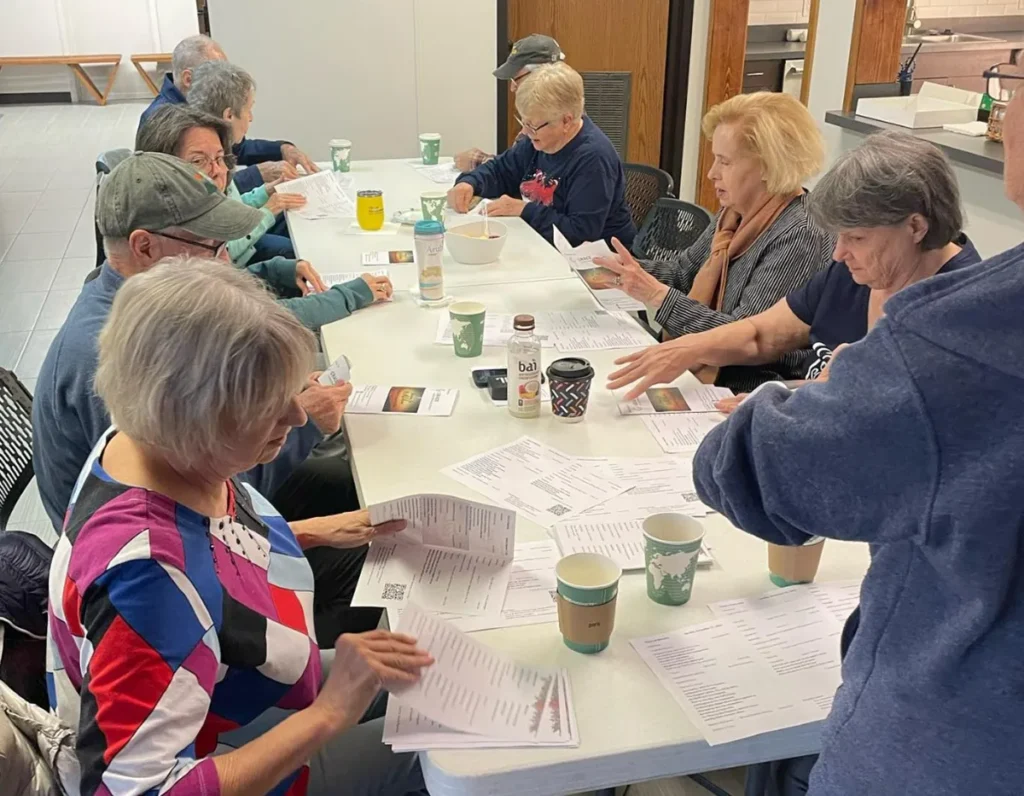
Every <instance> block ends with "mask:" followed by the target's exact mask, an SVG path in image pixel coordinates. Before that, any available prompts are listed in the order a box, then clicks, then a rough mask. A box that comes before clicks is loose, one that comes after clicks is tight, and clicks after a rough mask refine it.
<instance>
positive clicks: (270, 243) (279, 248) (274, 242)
mask: <svg viewBox="0 0 1024 796" xmlns="http://www.w3.org/2000/svg"><path fill="white" fill-rule="evenodd" d="M253 248H254V249H255V250H256V251H255V253H254V254H253V256H252V257H250V258H249V262H250V263H262V262H265V261H266V260H270V259H273V258H274V257H287V258H288V259H289V260H294V259H295V246H294V245H293V244H292V241H291V238H289V237H287V235H275V234H274V233H272V232H268V233H267V234H266V235H264V236H263V237H262V238H260V239H259V240H258V241H256V243H254V244H253Z"/></svg>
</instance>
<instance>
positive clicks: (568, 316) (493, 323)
mask: <svg viewBox="0 0 1024 796" xmlns="http://www.w3.org/2000/svg"><path fill="white" fill-rule="evenodd" d="M513 318H514V316H513V315H511V314H503V313H488V314H487V317H486V318H485V319H484V345H485V346H504V345H506V344H507V343H508V341H509V338H511V337H512V335H513V334H514V333H515V330H514V329H513V327H512V321H513ZM534 320H535V321H536V324H537V336H538V337H540V338H541V344H542V345H543V346H545V347H548V348H556V349H557V350H558V351H560V352H562V353H572V352H579V351H603V350H608V349H614V348H643V347H646V346H649V345H653V344H654V343H655V342H656V341H655V340H654V339H653V338H652V337H651V336H650V335H649V334H648V333H647V332H646V331H644V329H643V328H642V327H641V326H640V325H639V324H637V322H636V321H634V320H633V319H632V318H631V317H629V314H628V313H626V312H619V311H616V312H606V311H605V310H572V311H565V312H539V313H536V314H535V315H534ZM434 342H435V343H437V344H438V345H446V346H450V345H451V344H452V329H451V321H450V319H449V318H448V317H447V316H441V317H439V318H438V323H437V334H436V335H435V337H434Z"/></svg>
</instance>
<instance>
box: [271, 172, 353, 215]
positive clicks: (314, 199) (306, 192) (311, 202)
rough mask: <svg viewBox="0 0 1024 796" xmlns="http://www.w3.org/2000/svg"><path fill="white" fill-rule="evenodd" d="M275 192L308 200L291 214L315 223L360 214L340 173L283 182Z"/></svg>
mask: <svg viewBox="0 0 1024 796" xmlns="http://www.w3.org/2000/svg"><path fill="white" fill-rule="evenodd" d="M274 190H275V191H276V192H277V193H294V194H299V195H300V196H304V197H306V204H305V205H303V206H302V207H299V208H296V209H295V210H289V211H288V212H289V213H294V214H295V215H297V216H301V217H302V218H307V219H310V220H311V221H317V220H319V219H323V218H351V217H353V216H355V214H356V206H355V203H354V202H353V201H352V198H351V197H350V196H349V195H348V193H347V192H346V190H345V187H344V185H343V184H342V178H341V176H340V175H339V173H338V172H334V171H318V172H316V173H315V174H310V175H309V176H308V177H299V178H298V179H295V180H289V181H288V182H283V183H281V184H280V185H278V186H277V187H276V188H275V189H274Z"/></svg>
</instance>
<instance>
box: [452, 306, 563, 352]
mask: <svg viewBox="0 0 1024 796" xmlns="http://www.w3.org/2000/svg"><path fill="white" fill-rule="evenodd" d="M541 315H543V313H541ZM514 317H515V316H514V315H511V314H508V313H501V312H488V313H487V314H486V315H485V316H484V346H492V347H495V348H497V347H504V346H506V345H508V341H509V340H510V339H511V337H512V335H513V334H515V329H513V328H512V321H513V318H514ZM534 321H535V322H536V323H537V332H536V334H537V337H538V338H539V339H540V344H541V346H542V347H543V348H552V347H553V346H554V345H555V341H554V340H553V339H550V338H549V336H548V334H547V333H546V332H545V331H544V329H543V328H542V327H541V322H542V318H541V317H540V316H534ZM452 337H453V334H452V323H451V317H450V316H449V315H448V313H444V314H443V315H439V316H438V318H437V332H436V333H435V335H434V343H436V344H437V345H444V346H448V347H451V345H452Z"/></svg>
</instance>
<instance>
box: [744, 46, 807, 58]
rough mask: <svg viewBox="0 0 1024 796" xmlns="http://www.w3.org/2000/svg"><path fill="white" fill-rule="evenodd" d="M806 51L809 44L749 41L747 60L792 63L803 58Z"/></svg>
mask: <svg viewBox="0 0 1024 796" xmlns="http://www.w3.org/2000/svg"><path fill="white" fill-rule="evenodd" d="M806 50H807V44H806V43H805V42H802V41H754V42H749V41H748V42H747V56H746V59H747V60H748V61H771V60H774V59H782V60H784V61H791V60H796V59H800V58H803V57H804V52H805V51H806Z"/></svg>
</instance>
